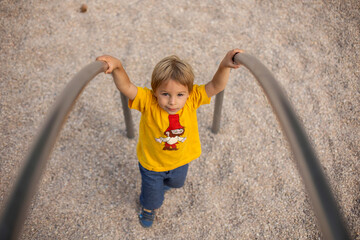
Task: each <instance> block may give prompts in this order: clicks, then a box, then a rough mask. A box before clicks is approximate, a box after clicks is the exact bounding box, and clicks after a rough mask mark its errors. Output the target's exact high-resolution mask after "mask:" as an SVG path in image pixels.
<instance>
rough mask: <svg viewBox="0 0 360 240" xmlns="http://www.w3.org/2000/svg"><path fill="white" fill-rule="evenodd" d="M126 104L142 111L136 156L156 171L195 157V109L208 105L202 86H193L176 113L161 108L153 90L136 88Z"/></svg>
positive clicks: (198, 147) (197, 143) (198, 149)
mask: <svg viewBox="0 0 360 240" xmlns="http://www.w3.org/2000/svg"><path fill="white" fill-rule="evenodd" d="M137 89H138V92H137V95H136V97H135V99H134V100H133V101H129V107H130V108H132V109H136V110H139V111H140V112H141V120H140V126H139V142H138V145H137V149H136V150H137V157H138V159H139V162H140V164H141V165H142V166H143V167H144V168H146V169H148V170H150V171H155V172H163V171H170V170H172V169H175V168H177V167H180V166H183V165H185V164H187V163H189V162H191V161H192V160H194V159H196V158H198V157H199V156H200V154H201V145H200V138H199V131H198V123H197V117H196V109H197V108H198V107H200V106H201V105H203V104H209V103H210V98H209V97H208V96H207V94H206V91H205V85H201V86H199V85H194V86H193V90H192V92H191V93H190V95H189V98H188V99H187V101H186V103H185V106H184V107H183V108H182V109H181V110H180V111H179V112H177V114H171V115H169V114H168V113H167V112H166V111H165V110H163V109H162V108H161V107H160V106H159V104H158V102H157V99H156V98H155V96H154V95H153V92H152V90H150V89H148V88H141V87H138V88H137Z"/></svg>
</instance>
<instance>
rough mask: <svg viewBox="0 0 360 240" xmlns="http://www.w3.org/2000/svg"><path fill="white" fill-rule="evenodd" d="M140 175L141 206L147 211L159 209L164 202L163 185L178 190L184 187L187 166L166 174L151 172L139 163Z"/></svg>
mask: <svg viewBox="0 0 360 240" xmlns="http://www.w3.org/2000/svg"><path fill="white" fill-rule="evenodd" d="M139 169H140V173H141V194H140V203H141V205H142V206H143V207H144V208H146V209H149V210H154V209H157V208H160V206H161V205H162V203H163V201H164V185H167V186H169V187H172V188H180V187H182V186H183V185H184V183H185V179H186V175H187V171H188V164H186V165H184V166H181V167H179V168H176V169H174V170H171V171H167V172H153V171H149V170H147V169H145V168H144V167H143V166H141V164H140V163H139Z"/></svg>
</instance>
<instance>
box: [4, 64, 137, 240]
mask: <svg viewBox="0 0 360 240" xmlns="http://www.w3.org/2000/svg"><path fill="white" fill-rule="evenodd" d="M107 68H108V65H107V64H106V63H105V62H101V61H96V62H93V63H91V64H89V65H87V66H86V67H84V68H83V69H82V70H81V71H80V72H79V73H77V74H76V75H75V76H74V78H73V79H72V80H71V81H70V82H69V83H68V84H67V86H66V87H65V89H64V90H63V91H62V93H61V95H60V96H59V97H58V98H57V100H56V102H55V104H54V107H53V109H52V111H51V112H50V114H49V115H48V117H47V120H46V121H45V124H44V127H43V128H42V130H41V131H40V134H39V135H38V136H37V139H36V140H35V141H34V145H33V147H32V148H31V150H30V152H29V154H28V156H27V159H26V161H25V166H24V168H23V170H22V172H21V174H20V177H19V179H18V181H17V183H16V185H15V187H14V190H13V192H12V195H11V196H10V198H9V201H8V202H7V205H6V206H5V208H4V211H3V213H2V216H1V219H0V220H1V221H0V239H16V238H17V237H18V234H19V233H20V229H21V227H22V225H23V223H24V219H25V214H26V212H27V209H28V205H29V202H30V200H31V198H32V196H33V195H34V193H35V190H36V187H37V185H38V182H39V181H40V177H41V173H42V172H43V169H44V168H45V165H46V162H47V159H48V158H49V155H50V153H51V150H52V148H53V146H54V144H55V142H56V138H57V136H58V134H59V132H60V130H61V128H62V126H63V124H64V123H65V121H66V118H67V116H68V114H69V113H70V111H71V109H72V107H73V106H74V104H75V102H76V100H77V99H78V97H79V96H80V94H81V92H82V91H83V89H84V88H85V86H86V85H87V84H88V83H89V82H90V81H91V80H92V79H93V78H94V77H95V76H96V75H98V74H99V73H101V72H104V71H105V70H106V69H107ZM122 98H123V97H122ZM126 106H127V105H126ZM123 108H124V105H123ZM124 115H125V119H126V120H125V122H126V129H127V136H128V137H129V138H132V137H133V136H134V131H133V128H132V124H131V125H128V122H132V120H131V115H130V112H129V111H128V112H125V111H124Z"/></svg>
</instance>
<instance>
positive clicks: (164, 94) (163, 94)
mask: <svg viewBox="0 0 360 240" xmlns="http://www.w3.org/2000/svg"><path fill="white" fill-rule="evenodd" d="M161 95H162V96H165V97H166V96H169V94H168V93H166V92H164V93H161Z"/></svg>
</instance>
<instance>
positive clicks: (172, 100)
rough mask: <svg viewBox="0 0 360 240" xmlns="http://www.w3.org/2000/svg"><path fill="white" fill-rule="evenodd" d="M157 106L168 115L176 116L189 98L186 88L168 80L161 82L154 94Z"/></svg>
mask: <svg viewBox="0 0 360 240" xmlns="http://www.w3.org/2000/svg"><path fill="white" fill-rule="evenodd" d="M155 97H156V98H157V101H158V103H159V106H160V107H161V108H162V109H164V110H165V111H166V112H167V113H169V114H176V113H177V112H178V111H179V110H181V109H182V108H183V107H184V105H185V103H186V100H187V99H188V97H189V90H188V88H187V86H184V85H181V84H180V83H178V82H176V81H174V80H172V79H169V80H168V81H166V82H163V83H162V84H161V85H160V86H159V87H158V88H157V89H156V92H155Z"/></svg>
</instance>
